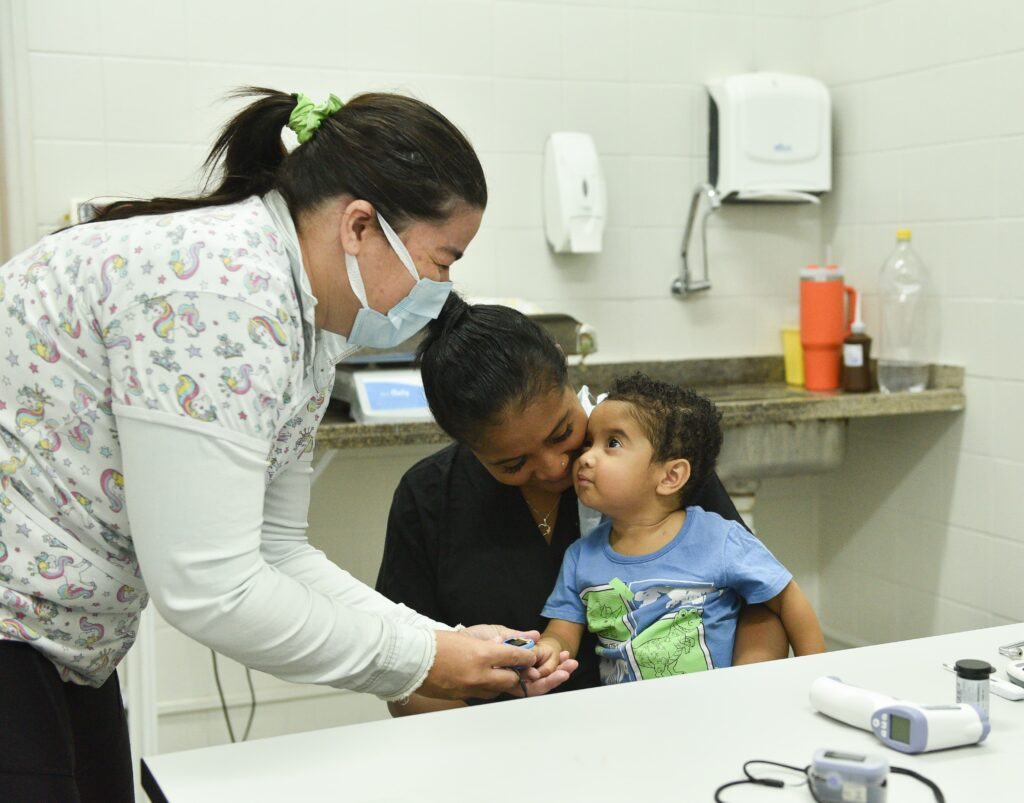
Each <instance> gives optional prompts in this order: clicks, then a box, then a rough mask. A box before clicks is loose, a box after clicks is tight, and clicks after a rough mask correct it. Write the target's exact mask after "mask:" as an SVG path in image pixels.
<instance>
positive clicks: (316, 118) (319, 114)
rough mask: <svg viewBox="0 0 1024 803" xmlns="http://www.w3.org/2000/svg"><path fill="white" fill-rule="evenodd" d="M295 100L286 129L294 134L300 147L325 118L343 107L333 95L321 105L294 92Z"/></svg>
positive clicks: (339, 99) (339, 100)
mask: <svg viewBox="0 0 1024 803" xmlns="http://www.w3.org/2000/svg"><path fill="white" fill-rule="evenodd" d="M295 100H296V103H295V108H294V109H292V113H291V115H290V116H289V117H288V127H289V128H290V129H291V130H292V131H294V132H295V136H296V137H297V138H298V140H299V144H300V145H301V144H302V143H304V142H306V141H307V140H308V139H309V138H310V137H311V136H313V132H315V131H316V130H317V129H318V128H319V127H320V123H322V122H323V120H324V118H325V117H328V116H329V115H332V114H334V113H335V112H336V111H338V110H339V109H340V108H341V107H342V106H344V105H345V104H344V103H342V102H341V98H339V97H338V96H337V95H335V94H331V95H329V96H328V98H327V100H325V101H324V102H323V103H313V101H312V100H310V99H309V98H308V97H307V96H306V95H303V94H302V93H301V92H296V93H295Z"/></svg>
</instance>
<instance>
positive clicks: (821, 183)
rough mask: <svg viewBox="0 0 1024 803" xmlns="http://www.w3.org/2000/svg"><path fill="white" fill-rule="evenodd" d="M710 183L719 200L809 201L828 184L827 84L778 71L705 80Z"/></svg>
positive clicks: (829, 138) (829, 124)
mask: <svg viewBox="0 0 1024 803" xmlns="http://www.w3.org/2000/svg"><path fill="white" fill-rule="evenodd" d="M708 94H709V96H710V108H709V119H708V155H709V159H708V182H709V183H710V184H711V185H712V186H713V187H714V188H715V190H716V191H717V192H718V194H719V195H720V196H721V197H722V199H723V200H724V201H729V200H739V201H811V202H814V203H817V202H818V197H817V195H816V194H815V193H822V192H826V191H828V190H830V189H832V120H831V104H830V102H829V94H828V89H827V88H826V87H825V85H824V84H823V83H821V82H820V81H817V80H815V79H813V78H807V77H804V76H801V75H787V74H784V73H769V72H757V73H747V74H744V75H733V76H730V77H729V78H725V79H722V80H719V81H712V82H710V83H709V84H708Z"/></svg>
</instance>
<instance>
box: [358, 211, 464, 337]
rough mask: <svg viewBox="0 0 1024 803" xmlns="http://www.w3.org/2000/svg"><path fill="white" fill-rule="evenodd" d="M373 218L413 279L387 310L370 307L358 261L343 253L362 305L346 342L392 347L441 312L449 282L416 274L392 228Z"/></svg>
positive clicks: (378, 218)
mask: <svg viewBox="0 0 1024 803" xmlns="http://www.w3.org/2000/svg"><path fill="white" fill-rule="evenodd" d="M377 220H378V221H379V222H380V227H381V229H382V230H383V231H384V236H385V237H387V238H388V242H389V243H390V244H391V247H392V248H393V249H394V251H395V253H396V254H398V258H399V259H400V260H401V261H402V264H403V265H405V269H406V270H407V271H409V273H411V274H412V278H413V279H415V280H416V284H415V285H413V288H412V290H410V291H409V293H408V295H406V296H405V298H403V299H401V300H400V301H399V302H398V303H397V304H395V306H393V307H392V308H391V309H389V310H388V312H387V315H385V314H383V313H381V312H377V310H374V309H370V305H369V304H368V303H367V300H366V288H365V287H364V286H363V277H362V274H361V273H360V272H359V262H358V261H357V260H356V258H355V257H354V256H353V255H352V254H345V269H346V270H347V271H348V281H349V284H351V285H352V292H354V293H355V294H356V298H358V299H359V302H360V303H361V304H362V305H363V308H362V309H361V310H359V312H357V313H356V320H355V323H353V324H352V331H351V332H350V333H349V335H348V342H349V343H351V344H352V345H353V346H371V347H372V348H377V349H389V348H394V347H395V346H397V345H398V344H399V343H401V342H402V341H404V340H408V339H409V338H410V337H412V336H413V335H414V334H416V333H417V332H418V331H419V330H420V329H422V328H423V327H424V326H426V325H427V324H428V323H429V322H430V321H432V320H433V319H434V318H436V317H437V316H438V315H439V314H440V313H441V307H443V306H444V302H445V301H446V300H447V298H448V294H449V293H450V292H451V291H452V283H451V282H435V281H433V280H432V279H422V278H420V275H419V272H418V271H417V270H416V265H415V263H414V262H413V261H412V257H411V256H410V255H409V251H408V249H407V248H406V247H405V244H404V243H403V242H402V241H401V240H400V239H399V238H398V235H397V234H396V233H395V230H394V229H393V228H391V226H389V225H388V222H387V221H386V220H384V218H383V217H381V216H380V213H379V212H378V213H377Z"/></svg>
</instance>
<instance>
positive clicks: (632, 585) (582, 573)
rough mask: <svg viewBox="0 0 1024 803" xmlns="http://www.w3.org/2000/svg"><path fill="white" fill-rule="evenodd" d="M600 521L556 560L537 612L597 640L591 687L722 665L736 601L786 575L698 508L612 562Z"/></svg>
mask: <svg viewBox="0 0 1024 803" xmlns="http://www.w3.org/2000/svg"><path fill="white" fill-rule="evenodd" d="M611 529H612V524H611V522H610V521H605V522H602V523H601V524H600V525H599V526H598V527H597V529H595V530H594V531H593V532H592V533H591V534H590V535H588V536H586V537H585V538H581V539H580V540H579V541H576V542H575V543H574V544H572V546H570V547H569V549H568V550H567V551H566V553H565V558H564V559H563V561H562V571H561V575H560V576H559V578H558V585H556V586H555V590H554V591H553V592H551V596H550V597H548V601H547V604H546V605H545V606H544V610H543V613H542V615H543V616H545V617H546V618H548V619H564V620H566V621H569V622H576V623H578V624H584V625H586V626H587V629H588V630H590V632H592V633H594V634H596V635H597V637H598V647H597V654H598V655H599V656H600V657H601V682H602V683H604V684H611V683H624V682H626V681H631V680H646V679H648V678H657V677H666V676H668V675H681V674H685V673H687V672H699V671H702V670H705V669H715V668H718V667H723V666H731V665H732V649H733V643H734V641H735V639H736V618H737V615H738V614H739V610H740V606H741V604H742V601H743V600H745V601H746V602H748V603H750V604H756V603H759V602H764V601H765V600H769V599H771V598H772V597H775V596H777V595H778V594H779V593H780V592H781V591H782V589H784V588H785V587H786V585H787V584H788V583H789V581H790V580H792V579H793V575H792V574H790V573H789V571H787V570H786V567H785V566H783V565H782V564H781V563H779V562H778V561H777V560H776V559H775V556H774V555H772V553H771V552H769V551H768V548H767V547H765V545H764V544H762V543H761V542H760V541H759V540H758V539H757V538H755V537H754V536H753V535H751V534H750V533H749V532H748V531H747V530H745V529H744V528H743V526H742V525H740V524H738V523H737V522H734V521H729V520H727V519H723V518H722V517H721V516H719V515H718V514H717V513H708V512H707V511H706V510H704V509H703V508H699V507H690V508H687V509H686V521H684V522H683V526H682V528H680V530H679V532H678V533H677V534H676V536H675V538H673V539H672V540H671V541H670V542H669V543H668V544H666V545H665V546H663V547H662V548H661V549H659V550H658V551H657V552H652V553H651V554H649V555H635V556H634V555H620V554H619V553H617V552H615V551H614V550H613V549H612V547H611V544H609V542H608V537H609V535H610V534H611Z"/></svg>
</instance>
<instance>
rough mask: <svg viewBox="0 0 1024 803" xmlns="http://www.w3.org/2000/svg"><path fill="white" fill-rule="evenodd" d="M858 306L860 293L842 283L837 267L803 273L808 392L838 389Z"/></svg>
mask: <svg viewBox="0 0 1024 803" xmlns="http://www.w3.org/2000/svg"><path fill="white" fill-rule="evenodd" d="M844 298H845V299H846V300H847V301H846V304H844V303H843V300H844ZM856 306H857V291H856V290H854V289H853V288H852V287H849V286H848V285H847V284H846V283H845V282H844V281H843V272H842V271H841V270H840V269H839V266H838V265H827V266H825V267H821V266H820V265H808V266H807V267H806V268H804V269H803V270H801V271H800V342H801V343H802V344H803V347H804V387H806V388H807V389H808V390H836V389H837V388H838V387H839V376H840V368H841V367H842V348H843V340H844V339H845V338H846V336H847V335H848V334H850V325H851V324H852V323H853V314H854V310H855V309H856ZM844 307H845V309H844Z"/></svg>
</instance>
